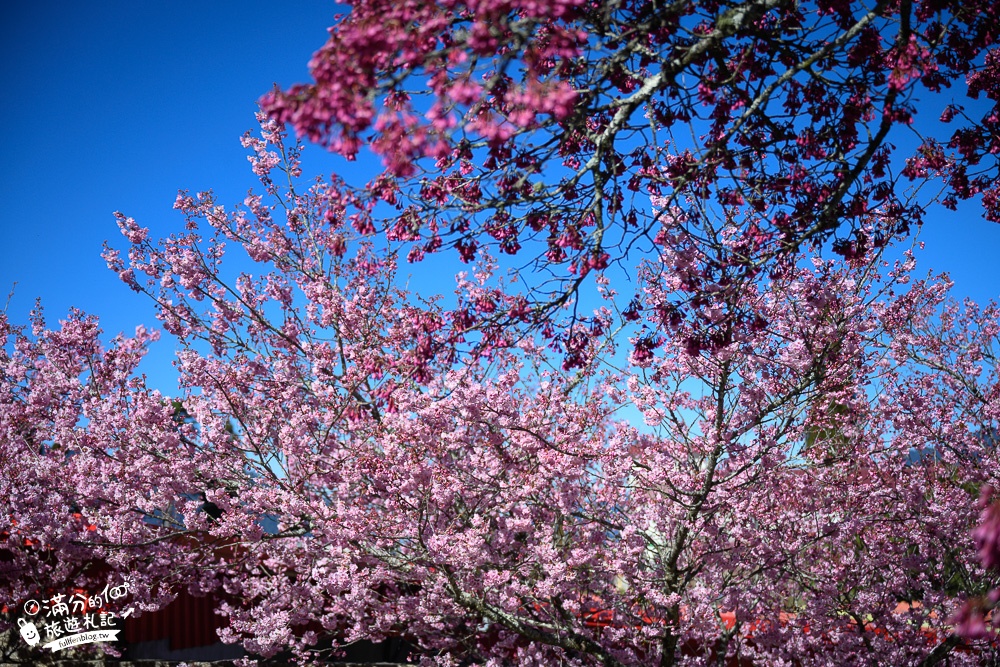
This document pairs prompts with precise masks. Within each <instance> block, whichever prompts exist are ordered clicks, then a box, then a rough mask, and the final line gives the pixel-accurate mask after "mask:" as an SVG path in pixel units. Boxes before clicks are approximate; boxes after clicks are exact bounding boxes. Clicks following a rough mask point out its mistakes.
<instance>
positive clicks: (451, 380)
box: [2, 119, 1000, 665]
mask: <svg viewBox="0 0 1000 667" xmlns="http://www.w3.org/2000/svg"><path fill="white" fill-rule="evenodd" d="M263 128H264V132H263V134H262V136H261V137H259V138H258V137H254V136H251V135H248V136H247V137H246V138H245V144H246V145H247V146H248V147H249V148H250V149H252V150H253V152H254V155H253V158H252V162H253V167H254V169H255V171H256V172H257V173H258V175H259V176H260V177H261V179H262V182H263V186H264V189H263V192H262V193H261V194H260V195H255V194H251V195H249V196H248V197H247V199H246V200H245V202H244V203H243V205H242V206H239V207H237V208H235V209H227V208H225V207H223V206H221V205H220V204H218V203H217V202H216V201H215V199H214V198H213V197H212V195H211V194H210V193H201V194H197V195H190V194H187V193H182V194H181V195H179V196H178V199H177V202H176V208H177V209H178V210H179V211H181V212H182V213H183V214H184V215H185V216H186V218H187V224H186V226H185V229H184V231H183V232H182V233H178V234H175V235H174V236H172V237H170V238H169V239H165V240H162V241H160V242H154V241H153V240H152V239H150V238H149V234H148V231H147V230H146V229H144V228H143V227H141V226H140V224H139V223H137V222H136V221H134V220H132V219H130V218H127V217H126V216H124V215H122V216H120V217H119V225H120V227H121V229H122V232H123V234H124V236H125V237H126V239H127V240H128V242H129V250H128V253H127V254H128V257H127V260H126V258H125V257H123V256H122V255H121V254H120V252H119V251H118V250H116V249H114V248H111V247H109V248H108V250H107V251H106V253H105V255H106V258H107V260H108V262H109V264H110V265H111V266H112V267H113V268H114V269H115V270H116V271H118V272H119V274H120V275H121V277H122V279H123V280H124V281H125V282H126V283H127V284H128V285H130V286H131V287H132V288H134V289H137V290H140V291H144V292H146V293H147V294H149V295H150V296H151V297H152V298H153V299H154V300H155V302H156V304H157V307H158V311H157V312H158V317H159V319H160V321H161V323H162V326H163V328H164V329H165V330H166V332H167V333H169V334H170V335H172V336H175V337H176V339H177V340H178V341H179V344H180V346H181V348H180V351H179V353H178V370H179V373H180V379H181V393H180V394H179V395H177V396H171V397H169V398H168V397H165V396H162V395H160V394H158V393H156V392H152V391H149V390H147V389H146V388H145V387H144V386H143V383H142V381H141V379H139V378H136V377H134V376H131V375H130V372H131V370H132V369H134V363H135V359H136V358H137V356H138V353H139V351H140V350H141V347H142V345H143V341H144V340H146V339H147V338H148V334H144V333H142V332H140V333H139V335H138V338H136V339H134V340H126V339H121V340H119V341H117V342H116V343H114V344H113V345H112V346H111V347H110V348H109V349H107V350H105V349H103V348H101V347H100V346H99V344H98V342H97V340H96V337H95V336H96V334H95V327H94V324H93V322H92V321H90V320H87V319H86V318H84V317H82V316H74V317H73V318H71V319H70V320H69V321H67V323H66V324H64V325H63V327H62V330H61V331H68V332H70V333H66V334H63V333H54V332H46V331H45V330H44V328H43V327H42V326H41V325H40V324H39V325H38V326H36V331H35V333H34V336H35V339H34V340H35V342H32V341H33V339H32V337H31V336H29V335H27V334H17V333H16V332H14V331H13V330H11V329H8V330H7V332H8V334H7V335H8V340H11V337H12V336H13V341H14V342H13V349H14V352H13V353H8V359H9V360H8V361H7V366H6V367H7V368H14V369H16V368H25V369H30V370H27V371H24V372H20V371H19V373H20V374H16V373H14V371H11V370H8V371H6V372H7V373H8V374H9V376H8V379H7V383H8V388H9V392H8V393H11V394H12V395H14V396H16V397H17V398H16V400H15V403H16V404H17V406H18V409H17V411H14V412H11V413H10V414H23V415H25V416H24V417H22V418H20V419H16V418H15V419H13V420H8V421H7V422H5V424H12V426H9V427H7V429H8V430H7V431H5V434H6V435H5V438H4V439H3V441H2V442H3V443H4V446H5V447H8V448H15V449H17V451H18V452H20V456H21V457H22V458H23V457H24V456H26V455H27V454H29V453H30V454H32V455H33V456H36V457H38V458H39V459H40V461H41V463H40V465H44V466H49V467H50V468H51V469H46V470H45V471H44V472H45V473H46V474H47V475H50V476H53V477H54V478H55V479H69V477H68V475H72V476H73V478H74V479H75V478H76V477H81V478H83V479H95V480H96V479H102V480H115V483H113V484H108V482H107V481H103V482H101V483H99V484H97V483H95V485H94V486H84V487H82V489H81V491H78V493H77V494H76V495H70V492H71V488H70V486H69V484H68V483H67V485H66V487H65V488H66V492H65V493H66V494H67V496H66V497H67V498H72V501H70V500H62V501H51V502H56V503H57V505H58V508H56V507H51V506H46V507H45V508H44V511H45V513H47V516H49V519H48V521H49V523H48V524H44V525H42V524H39V525H38V526H37V527H35V525H34V524H32V523H30V521H37V519H35V518H32V517H34V512H33V511H28V510H24V511H22V510H18V511H17V513H18V515H19V516H20V515H21V514H22V513H23V514H25V515H26V517H27V518H25V519H24V520H23V521H22V522H21V524H20V525H22V526H23V528H22V533H21V534H22V535H28V534H29V533H26V532H24V531H26V530H27V529H28V527H29V526H31V527H32V531H31V533H30V536H31V537H32V539H36V538H35V536H36V535H38V536H41V539H43V540H48V541H49V542H50V543H51V544H53V545H54V546H55V545H67V546H71V547H72V549H71V550H68V551H67V554H68V556H67V557H66V559H67V560H71V559H72V558H77V559H79V558H81V557H77V556H74V555H73V554H75V553H77V552H76V551H74V550H75V549H81V550H86V549H92V550H93V551H94V553H99V554H101V555H102V556H103V557H106V558H110V559H112V562H114V563H116V564H120V566H121V567H123V568H126V569H127V568H137V569H140V571H141V572H142V573H143V574H144V576H148V577H149V581H154V580H160V579H162V580H164V581H167V580H170V581H175V582H186V584H188V585H192V586H193V587H195V588H196V589H197V590H200V591H216V592H217V594H218V595H219V596H220V599H224V600H226V602H224V603H223V605H222V609H223V610H224V612H225V613H226V615H227V616H228V619H229V625H228V627H227V628H226V629H225V630H224V632H223V636H224V638H225V639H226V640H228V641H240V642H242V643H243V644H244V645H245V646H246V647H247V648H248V649H249V650H250V651H252V652H254V653H257V654H260V655H263V656H270V655H274V654H276V653H277V652H279V651H284V650H287V649H289V648H291V649H293V650H294V651H295V652H297V653H298V654H299V655H300V656H302V657H305V656H308V655H310V654H311V652H312V651H313V650H314V649H316V650H318V649H319V647H321V646H324V645H325V644H324V642H328V641H331V640H333V641H335V642H336V645H343V644H344V643H349V642H353V641H356V640H361V639H368V640H375V641H378V640H380V639H384V638H387V637H393V636H402V637H405V638H407V639H408V640H409V641H411V642H412V643H413V644H414V646H415V647H416V649H415V650H416V651H417V652H418V653H419V654H420V655H421V656H423V659H424V660H425V661H427V662H428V663H437V664H458V663H459V662H462V661H466V660H471V661H473V662H474V663H477V664H491V665H501V664H525V665H532V664H537V665H551V664H572V665H589V664H595V665H597V664H600V665H632V664H660V665H676V664H719V663H720V662H721V663H723V664H726V663H727V661H728V664H735V663H737V662H739V661H743V663H742V664H762V665H763V664H781V663H782V662H785V663H789V664H817V665H825V664H861V663H863V664H923V665H932V664H938V663H940V662H942V661H943V660H944V659H945V658H947V659H948V660H949V661H950V663H949V664H977V661H978V660H979V659H980V655H979V653H978V648H977V646H978V645H977V644H975V643H974V642H972V643H969V642H966V641H964V640H961V639H959V638H958V636H956V635H954V634H953V633H952V627H951V625H950V617H951V615H952V613H953V612H954V611H955V610H956V609H957V608H958V607H959V606H960V605H961V604H962V601H963V599H964V597H965V596H966V595H970V594H972V595H974V594H980V593H983V594H984V593H985V592H986V591H987V590H989V588H990V586H991V585H992V584H993V583H995V580H994V579H993V578H991V575H989V574H988V573H986V572H984V570H983V569H982V567H981V566H980V565H979V564H978V563H977V562H976V558H975V553H976V547H975V543H974V540H973V536H972V529H973V527H974V526H975V524H976V520H977V516H976V514H977V509H976V506H975V498H976V497H977V494H978V493H979V489H980V488H982V487H984V485H986V484H995V483H996V479H995V477H996V474H995V471H996V470H997V467H996V462H997V461H996V458H997V455H998V454H997V452H996V451H995V448H994V447H993V445H992V441H990V440H989V439H988V438H984V437H983V433H984V432H989V429H991V428H996V425H997V421H998V414H997V409H998V406H997V396H998V386H1000V385H998V377H997V373H996V368H995V364H994V361H995V349H996V348H995V345H996V339H997V334H998V331H997V325H996V322H997V312H996V309H995V307H993V306H989V307H986V308H977V307H975V306H973V305H972V304H956V303H952V302H950V301H949V300H948V296H947V295H948V288H949V284H948V282H947V280H946V279H945V278H943V277H933V276H928V277H926V278H922V279H918V278H917V277H915V268H914V264H915V262H914V259H913V256H912V253H905V254H904V258H903V259H902V260H900V261H899V262H889V261H887V260H886V259H884V258H883V257H882V256H881V254H880V253H878V252H868V253H866V254H865V255H863V256H857V257H854V258H853V259H851V260H850V261H844V260H843V259H824V258H823V257H821V256H820V255H819V254H816V253H814V254H812V255H811V259H810V260H809V261H808V262H804V263H797V264H789V265H786V266H785V268H784V270H775V271H771V272H770V273H769V276H768V278H767V280H766V281H763V280H762V281H758V282H752V283H742V284H741V288H740V289H739V290H738V291H736V290H727V289H719V290H714V291H709V292H706V293H705V294H703V295H702V296H701V298H702V300H703V303H701V304H700V306H699V307H700V312H701V313H702V314H703V318H702V319H693V318H684V317H679V316H677V312H676V306H675V303H674V302H673V300H672V295H673V294H675V293H676V291H677V289H678V285H679V284H680V283H682V282H683V281H684V280H686V279H687V276H686V273H685V272H686V270H687V269H688V268H690V267H695V266H696V265H697V260H696V259H694V257H695V256H696V253H697V246H696V245H694V243H695V242H694V240H692V237H691V235H690V234H689V229H688V228H687V227H686V225H685V224H684V223H683V221H682V220H678V219H677V217H676V216H675V215H674V214H673V213H671V212H670V211H669V210H666V212H665V213H664V214H662V215H660V216H659V220H660V222H659V227H658V229H657V231H656V234H655V235H654V238H653V242H654V243H655V244H656V246H657V248H658V249H659V250H658V254H657V255H655V256H653V257H651V258H650V259H649V260H648V261H646V262H644V263H643V264H642V265H641V266H640V267H639V270H638V272H637V274H636V278H635V288H636V290H637V292H638V294H639V295H640V299H641V301H640V302H638V303H636V302H635V301H634V299H632V298H631V297H626V298H625V299H624V302H623V300H622V299H620V298H619V296H618V295H617V294H616V293H615V289H614V285H613V284H612V282H611V280H610V279H609V278H608V275H607V272H603V275H602V272H600V271H598V275H597V276H596V278H595V282H596V283H597V285H598V288H599V291H600V293H599V295H598V297H597V299H596V300H595V303H594V307H593V312H592V313H591V314H589V315H588V318H587V323H586V324H584V323H582V322H581V320H580V318H579V317H574V315H573V313H572V309H571V308H567V309H566V310H565V311H564V317H565V319H566V321H565V322H560V321H556V322H555V325H556V326H564V327H565V328H566V330H567V331H568V332H569V338H568V340H570V341H573V346H574V347H572V352H573V353H574V354H575V355H577V359H576V362H575V363H574V364H572V365H571V366H569V365H567V364H566V363H565V361H564V360H563V357H564V353H565V349H561V350H553V349H551V341H550V340H549V339H548V338H546V336H545V335H544V334H543V333H538V334H537V335H528V334H524V335H521V336H520V337H517V338H514V337H510V338H508V339H505V340H502V341H500V342H497V341H493V344H491V345H484V344H483V337H482V336H481V334H480V333H479V332H476V331H473V330H470V329H469V328H467V327H466V326H465V320H464V319H463V315H462V313H461V310H462V308H464V307H466V306H467V305H468V304H477V305H478V307H479V308H480V309H481V310H483V311H488V310H489V309H495V310H503V309H508V310H509V309H513V308H516V307H518V305H519V304H521V303H523V299H524V296H523V294H520V293H518V292H517V291H516V290H515V289H514V288H515V287H516V285H511V284H508V285H503V287H504V289H500V288H499V287H498V286H497V285H498V282H497V279H496V278H494V277H493V276H494V274H495V273H496V272H497V271H498V267H497V265H496V264H495V263H494V262H492V261H490V260H489V258H486V257H484V258H481V259H480V260H479V261H478V263H477V265H476V266H475V268H474V270H473V271H472V272H471V273H468V274H460V276H459V279H458V281H457V284H456V292H457V294H456V295H455V297H454V298H453V299H452V300H451V301H450V302H449V301H447V300H445V299H435V298H430V299H426V300H421V299H420V298H419V297H418V296H417V295H415V294H413V293H411V292H409V291H407V290H406V289H405V288H403V287H401V286H400V284H399V280H398V279H397V277H396V272H397V271H398V266H397V256H398V246H393V245H384V244H383V245H379V244H377V243H375V242H373V240H372V239H371V238H369V237H368V236H367V234H366V233H364V232H363V231H362V232H358V231H357V230H355V229H354V228H353V226H352V222H351V220H350V215H348V214H347V213H346V207H345V205H344V202H343V196H344V191H343V190H342V189H340V188H338V187H335V185H331V183H330V182H329V181H325V180H321V181H317V182H315V183H314V184H312V185H311V186H306V185H299V180H300V174H299V172H300V167H299V163H298V148H297V147H295V146H285V145H284V137H283V134H282V132H281V130H280V127H279V126H278V125H277V123H276V122H274V121H268V120H266V119H265V120H264V124H263ZM279 184H280V185H279ZM657 204H658V205H662V206H670V205H671V204H670V203H669V201H658V202H657ZM866 224H867V225H868V227H869V229H872V230H873V231H874V230H875V228H876V227H877V226H878V225H881V224H884V221H883V220H881V219H880V218H877V217H873V218H872V219H870V220H869V221H867V222H866ZM722 240H723V241H724V242H725V243H727V244H730V245H735V244H738V243H740V242H741V237H740V236H739V235H738V233H737V231H736V230H734V231H733V232H732V233H731V234H730V235H728V236H726V237H724V238H723V239H722ZM224 258H225V259H226V261H225V262H224V261H223V260H224ZM229 267H234V268H229ZM692 270H695V269H692ZM722 278H723V279H724V278H725V276H724V275H723V276H722ZM734 309H738V312H740V313H741V317H739V318H732V317H727V316H726V313H728V312H733V310H734ZM704 318H707V320H706V319H704ZM713 318H714V319H713ZM81 331H85V333H80V332H81ZM477 336H479V338H477ZM698 341H703V342H702V343H698ZM60 345H62V346H63V347H60ZM64 349H65V350H66V351H63V350H64ZM469 349H475V350H477V351H478V354H469V353H468V351H469ZM60 355H63V356H60ZM14 361H16V363H12V362H14ZM561 361H562V363H560V362H561ZM57 381H58V382H57ZM59 383H62V384H59ZM60 392H62V393H60ZM63 395H65V397H66V399H67V400H59V401H56V400H54V399H53V398H52V397H54V396H63ZM36 397H37V398H36ZM44 397H48V400H47V401H46V400H43V399H44ZM68 399H72V400H68ZM57 406H58V407H57ZM31 409H34V410H41V412H40V413H38V414H40V415H43V416H44V418H42V417H40V416H38V415H34V416H29V415H28V412H27V411H28V410H31ZM46 410H48V412H46ZM81 416H82V418H83V420H85V421H81ZM46 419H48V420H49V422H46V421H45V420H46ZM39 421H40V422H41V423H43V424H45V423H50V422H51V423H52V424H53V426H52V427H50V430H48V431H44V432H42V431H39V432H36V433H34V434H30V435H29V433H30V431H28V430H26V429H27V426H26V425H28V424H33V423H35V422H39ZM18 424H20V426H16V425H18ZM56 424H58V427H56V426H55V425H56ZM15 428H16V429H19V430H12V429H15ZM70 443H72V444H70ZM57 445H58V446H59V447H61V448H70V449H73V451H74V454H73V455H71V456H67V455H66V454H65V453H63V452H61V451H59V448H57ZM36 451H37V452H38V453H37V454H35V452H36ZM39 469H40V470H41V468H39ZM63 471H65V472H63ZM18 479H19V478H18V477H17V476H15V477H14V478H13V480H12V481H11V482H9V483H10V484H12V485H14V486H16V485H18V484H20V483H21V482H19V481H18ZM27 479H29V485H30V479H35V478H27ZM59 488H63V487H59ZM19 492H20V493H22V494H23V493H24V491H19ZM82 492H86V493H85V494H83V495H85V496H86V497H88V498H89V499H90V500H89V501H87V502H86V504H84V501H83V495H81V494H82ZM49 497H50V498H52V497H55V496H49ZM47 502H50V501H47ZM73 511H77V512H79V513H80V514H81V519H82V521H83V524H84V528H80V527H75V528H67V522H66V521H60V520H59V519H58V518H53V513H55V514H56V516H57V517H58V516H60V514H59V513H60V512H61V516H64V517H65V516H68V515H70V514H71V513H72V512H73ZM89 525H93V526H95V529H94V530H92V531H90V530H87V529H86V526H89ZM11 535H14V532H12V533H11ZM60 536H62V537H60ZM59 540H61V542H60V541H59ZM178 540H184V541H183V547H184V548H183V549H180V548H179V547H178V544H179V543H178ZM60 553H61V552H60ZM143 568H144V569H143ZM57 574H58V576H66V575H65V574H64V573H61V572H60V573H57ZM57 574H53V575H52V576H57ZM154 594H155V591H150V592H148V593H146V595H147V596H148V599H149V600H150V601H151V604H152V600H153V596H154Z"/></svg>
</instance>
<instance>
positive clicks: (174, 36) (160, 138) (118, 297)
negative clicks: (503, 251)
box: [0, 0, 1000, 382]
mask: <svg viewBox="0 0 1000 667" xmlns="http://www.w3.org/2000/svg"><path fill="white" fill-rule="evenodd" d="M337 11H343V9H342V8H338V7H337V6H336V5H334V4H333V3H329V2H322V1H320V0H310V1H309V2H305V1H293V2H287V3H281V4H278V3H273V2H262V1H260V0H246V1H243V2H238V3H237V2H225V3H211V2H204V1H202V2H191V1H189V0H182V1H177V2H171V3H153V2H140V3H135V2H124V1H121V0H116V1H109V2H101V3H68V2H54V1H51V0H50V1H48V2H38V3H19V4H13V3H11V4H7V5H5V6H4V8H3V9H0V31H2V33H0V34H2V40H0V49H2V57H3V61H4V63H5V64H6V66H5V67H4V68H3V70H2V72H0V77H2V86H3V90H4V91H5V96H6V99H5V104H3V105H0V119H2V123H3V126H4V127H6V128H7V133H6V137H5V141H4V144H3V146H4V149H3V150H4V157H5V159H4V160H3V162H2V167H0V193H2V198H3V202H4V206H3V208H2V209H0V211H2V212H0V307H2V304H3V303H5V302H6V295H7V294H8V293H9V292H10V291H11V289H12V287H13V286H14V284H15V283H16V284H17V286H16V289H15V290H14V294H13V297H12V298H11V300H10V304H9V312H10V314H11V316H12V318H13V319H14V320H15V321H25V320H26V318H27V312H28V310H29V309H30V308H31V307H32V305H33V303H34V299H35V298H36V297H41V298H42V302H43V305H44V306H45V308H46V313H47V316H48V318H49V320H50V322H51V323H54V321H55V320H56V319H59V318H61V317H63V316H65V314H66V312H67V311H68V309H69V308H70V307H78V308H81V309H83V310H85V311H87V312H91V313H94V314H97V315H99V316H100V318H101V322H102V326H103V328H104V329H105V331H106V332H107V333H108V334H112V335H113V334H115V333H117V332H119V331H124V332H126V333H131V332H132V331H133V330H134V327H135V326H136V325H137V324H146V325H153V324H155V321H154V319H153V308H152V304H150V303H149V301H148V300H147V299H146V298H145V297H142V296H139V295H136V294H134V293H132V292H130V291H129V290H128V289H127V288H126V287H125V286H124V285H122V284H121V283H120V282H119V280H118V278H117V276H116V275H115V274H113V273H112V272H110V271H109V270H108V269H107V268H106V266H105V262H104V260H103V259H101V255H100V253H101V246H102V243H103V242H104V241H105V240H110V241H111V242H112V243H113V244H118V245H120V243H119V233H118V229H117V226H116V224H115V220H114V216H113V212H114V211H116V210H120V211H122V212H124V213H126V214H127V215H129V216H131V217H134V218H135V219H136V220H137V222H139V223H140V224H141V225H143V226H146V227H149V228H150V229H151V233H152V235H153V236H154V237H159V236H166V235H168V234H170V233H171V232H172V231H174V230H176V229H178V228H179V227H180V226H181V225H182V224H183V218H182V216H181V215H180V214H179V213H177V212H176V211H173V210H172V205H173V202H174V198H175V196H176V193H177V190H178V189H181V188H183V189H189V190H192V191H198V190H203V189H208V188H212V189H214V190H215V191H216V193H217V194H218V198H219V200H220V201H221V202H225V203H226V204H227V205H228V204H233V203H236V202H239V201H241V200H242V199H243V197H244V196H245V193H246V191H247V189H249V188H251V187H253V186H254V185H255V184H256V179H255V178H254V177H253V175H252V174H251V173H250V170H249V165H248V164H247V162H246V151H245V150H244V149H243V148H242V147H241V145H240V141H239V139H240V136H241V135H242V133H243V132H244V131H246V130H248V129H252V128H254V127H255V126H256V123H255V120H254V112H255V111H256V109H257V105H256V100H257V99H258V98H259V97H260V96H261V95H262V94H264V93H265V92H267V91H268V90H269V89H270V88H271V87H272V86H273V85H274V84H275V83H278V84H279V85H281V86H288V85H289V84H291V83H294V82H298V81H306V80H308V78H309V77H308V69H307V63H308V61H309V58H310V57H311V55H312V53H313V51H314V50H315V49H316V48H318V47H319V46H320V45H321V44H322V43H323V41H324V39H325V36H326V32H325V30H326V28H327V26H329V25H331V24H332V23H333V21H334V15H335V13H336V12H337ZM310 156H311V158H312V159H311V160H310V161H308V162H307V163H306V170H307V173H310V170H311V169H312V170H314V173H323V172H329V171H331V170H342V169H344V168H345V167H346V166H347V163H345V162H343V161H342V160H340V159H336V158H334V157H332V156H329V157H327V156H325V155H323V154H322V152H321V151H319V150H318V149H317V150H314V151H311V153H310ZM366 159H368V160H371V157H370V156H365V155H362V156H361V162H360V166H361V168H364V161H365V160H366ZM347 168H349V169H352V170H355V169H357V168H358V166H350V167H347ZM921 239H922V240H924V241H926V243H927V251H926V252H925V253H922V254H921V255H920V256H919V257H918V261H919V262H920V266H921V267H922V268H923V269H927V268H933V269H935V270H944V271H948V272H949V273H950V274H951V276H952V278H953V279H954V280H955V282H956V291H955V293H956V294H957V295H960V296H965V295H968V296H971V297H973V298H975V299H977V300H979V301H985V300H987V299H989V298H992V297H995V296H997V295H998V294H1000V275H998V273H997V262H996V260H995V259H994V257H995V255H996V253H997V250H998V249H1000V226H998V225H994V224H991V223H987V222H985V221H983V220H982V218H981V217H980V216H978V215H976V212H975V209H974V207H971V206H970V207H967V209H965V210H963V211H962V212H960V213H958V214H949V213H947V212H946V211H943V210H942V209H940V208H937V209H935V211H934V212H933V213H932V215H931V216H929V222H928V224H927V225H926V226H925V228H924V230H923V231H922V232H921ZM417 273H418V274H419V272H417ZM154 352H155V359H154V360H155V361H156V363H157V364H169V360H170V357H171V354H172V350H171V344H170V343H169V342H164V343H161V344H160V345H159V347H158V348H157V350H155V351H154ZM164 373H165V375H164V376H163V377H164V378H167V377H169V375H170V373H169V366H167V368H166V369H165V370H164ZM154 382H155V380H154Z"/></svg>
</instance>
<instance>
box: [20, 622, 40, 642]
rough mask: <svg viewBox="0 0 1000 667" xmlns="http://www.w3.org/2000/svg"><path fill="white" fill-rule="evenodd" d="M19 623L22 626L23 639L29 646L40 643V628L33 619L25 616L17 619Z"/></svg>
mask: <svg viewBox="0 0 1000 667" xmlns="http://www.w3.org/2000/svg"><path fill="white" fill-rule="evenodd" d="M17 624H18V625H19V626H20V627H21V639H23V640H24V641H26V642H28V646H34V645H35V644H37V643H38V640H39V637H38V628H36V627H35V624H34V623H32V622H31V621H28V620H27V619H24V618H19V619H17Z"/></svg>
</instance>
